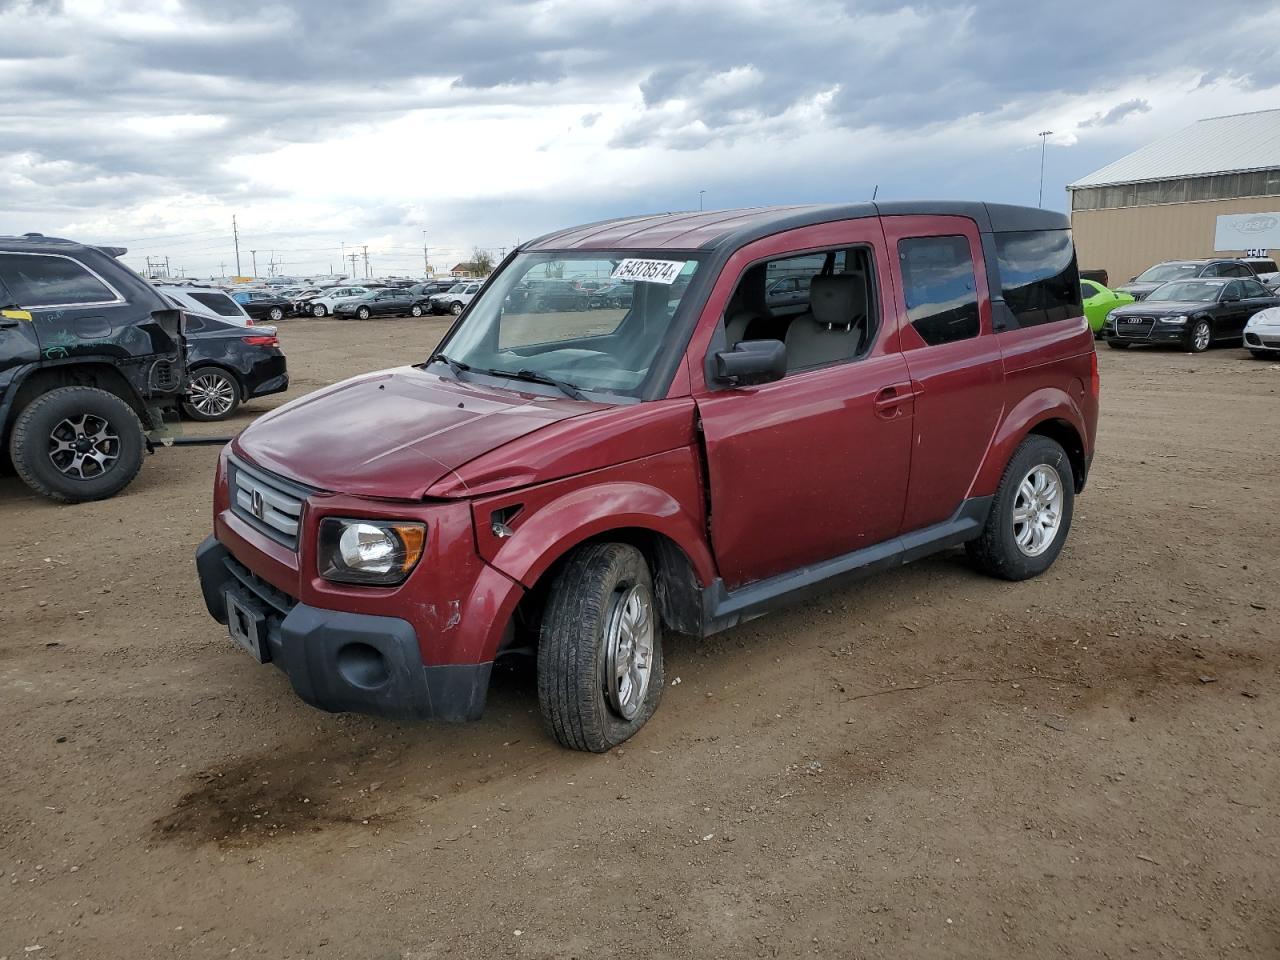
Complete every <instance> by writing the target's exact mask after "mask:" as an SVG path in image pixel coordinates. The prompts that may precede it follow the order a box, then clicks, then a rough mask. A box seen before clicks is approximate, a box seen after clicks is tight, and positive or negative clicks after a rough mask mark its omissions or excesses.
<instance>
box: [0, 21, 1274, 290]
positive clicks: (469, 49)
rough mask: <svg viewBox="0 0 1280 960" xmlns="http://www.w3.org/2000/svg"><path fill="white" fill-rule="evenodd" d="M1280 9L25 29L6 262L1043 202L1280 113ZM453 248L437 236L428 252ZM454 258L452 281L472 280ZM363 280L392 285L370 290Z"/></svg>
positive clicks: (398, 247) (407, 254)
mask: <svg viewBox="0 0 1280 960" xmlns="http://www.w3.org/2000/svg"><path fill="white" fill-rule="evenodd" d="M1278 38H1280V4H1271V3H1266V2H1258V0H1249V2H1233V0H1215V2H1212V3H1208V2H1203V0H1191V2H1188V0H1161V2H1147V0H1135V2H1129V3H1115V2H1114V0H1111V2H1100V0H1075V2H1072V3H1044V4H1041V3H1035V2H1027V0H1007V2H1006V0H970V2H951V0H938V2H922V3H916V4H910V5H900V4H895V3H890V2H887V0H787V2H772V0H694V2H684V0H675V2H666V0H645V2H638V0H483V2H480V3H474V4H465V3H457V2H455V3H450V4H446V3H437V2H407V0H406V2H397V0H364V2H358V3H351V2H331V0H287V2H272V0H185V2H183V0H151V2H115V0H0V142H3V144H4V149H3V150H0V233H21V232H25V231H28V230H37V231H41V232H44V233H51V234H55V233H56V234H62V235H66V236H71V237H74V238H76V239H84V240H88V241H94V242H103V243H118V244H123V245H127V246H128V247H129V248H130V250H131V255H130V256H129V257H128V258H126V260H127V262H129V263H130V264H132V265H134V266H139V267H140V266H142V265H143V262H144V258H145V257H146V256H148V255H149V256H152V257H154V258H163V257H164V256H166V255H167V256H169V257H170V262H171V264H172V266H173V267H174V268H175V270H176V268H177V267H179V266H184V267H186V269H187V272H188V273H190V274H193V275H204V276H208V275H210V274H213V273H219V272H220V271H221V270H222V269H223V266H222V265H224V264H225V269H226V270H228V272H230V271H232V270H233V269H234V263H235V255H234V248H233V246H232V238H231V217H232V215H233V214H234V215H235V216H236V217H237V220H238V223H239V226H240V236H241V244H240V247H241V260H242V267H243V269H244V270H245V271H248V270H249V268H250V256H249V253H248V251H249V250H251V249H256V250H257V251H258V255H257V258H258V260H257V262H258V270H259V273H260V274H265V273H266V271H267V263H268V261H269V260H271V259H272V258H273V257H274V259H275V260H276V261H279V262H281V263H282V266H281V267H280V268H279V271H280V272H282V273H286V274H295V275H300V274H305V273H312V272H319V271H327V270H328V268H329V266H330V264H332V265H333V267H334V269H335V270H336V269H340V258H341V256H342V253H343V251H344V250H345V251H346V252H348V253H349V252H350V251H351V250H352V249H353V248H359V247H363V246H365V245H367V247H368V250H369V254H370V260H371V262H372V264H373V268H374V270H375V271H376V272H380V273H390V272H394V273H408V272H410V271H416V272H418V273H421V270H422V259H423V258H422V247H423V243H424V236H425V242H426V243H427V244H428V245H429V246H430V247H431V249H432V251H433V252H432V255H431V259H432V263H433V266H436V267H445V268H447V267H448V266H451V265H452V262H454V261H456V260H457V259H461V258H462V257H463V255H464V254H465V253H466V252H467V251H469V250H470V249H471V247H472V246H473V245H481V246H485V247H492V248H493V252H494V253H495V254H497V253H498V252H499V249H500V248H503V247H506V248H510V247H511V246H512V245H513V244H515V243H516V242H517V241H518V240H519V239H522V238H523V239H527V238H529V237H531V236H534V235H536V234H538V233H541V232H544V231H546V230H550V229H554V228H556V227H560V226H565V225H567V224H572V223H578V222H583V221H588V220H594V219H601V218H604V217H609V216H616V215H622V214H628V213H637V212H651V211H657V210H680V209H690V208H696V207H697V205H698V200H699V191H702V190H705V191H706V193H705V195H703V199H704V202H705V203H706V205H707V207H731V206H747V205H758V204H768V203H793V202H810V201H838V200H858V199H867V198H869V197H870V196H871V194H872V191H873V190H875V189H876V188H877V186H878V188H879V196H880V197H881V198H886V199H905V198H912V197H923V198H974V199H988V200H999V201H1005V202H1011V203H1031V204H1034V203H1035V202H1036V198H1037V191H1038V189H1039V172H1040V166H1039V164H1040V153H1039V140H1038V138H1037V136H1036V133H1037V131H1039V130H1053V131H1054V134H1053V135H1052V136H1051V137H1050V138H1049V141H1048V151H1047V164H1046V175H1045V186H1044V191H1045V205H1046V206H1050V207H1055V208H1059V209H1065V206H1066V201H1065V194H1064V191H1063V185H1064V184H1065V183H1067V182H1069V181H1071V180H1072V179H1075V178H1076V177H1079V176H1082V175H1084V174H1086V173H1089V172H1090V171H1092V170H1094V169H1096V168H1098V167H1100V166H1102V165H1104V164H1106V163H1108V162H1110V161H1111V160H1114V159H1116V158H1117V157H1119V156H1122V155H1123V154H1125V153H1127V152H1129V151H1130V150H1132V149H1134V148H1135V147H1137V146H1140V145H1142V144H1143V143H1146V142H1148V141H1150V140H1152V139H1155V138H1157V137H1160V136H1163V135H1165V134H1167V133H1170V132H1172V131H1174V130H1176V129H1178V128H1179V127H1181V126H1183V125H1185V124H1187V123H1189V122H1191V121H1193V120H1196V119H1199V118H1201V117H1206V116H1214V115H1220V114H1224V113H1239V112H1244V111H1248V110H1257V109H1265V108H1270V107H1280V40H1278ZM424 231H425V235H424ZM446 261H448V262H446ZM360 269H361V270H363V266H361V268H360Z"/></svg>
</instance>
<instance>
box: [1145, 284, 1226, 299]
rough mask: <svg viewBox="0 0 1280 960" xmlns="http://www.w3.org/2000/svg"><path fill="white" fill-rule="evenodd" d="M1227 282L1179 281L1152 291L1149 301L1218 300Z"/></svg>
mask: <svg viewBox="0 0 1280 960" xmlns="http://www.w3.org/2000/svg"><path fill="white" fill-rule="evenodd" d="M1226 283H1227V281H1225V280H1179V281H1176V282H1174V283H1166V284H1165V285H1164V286H1163V287H1157V288H1156V289H1155V290H1154V291H1152V294H1151V296H1149V297H1147V299H1148V300H1153V301H1155V300H1159V301H1171V300H1204V301H1209V300H1217V299H1218V291H1219V290H1221V289H1222V288H1223V287H1224V286H1226Z"/></svg>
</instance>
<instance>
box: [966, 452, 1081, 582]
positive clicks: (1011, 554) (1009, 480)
mask: <svg viewBox="0 0 1280 960" xmlns="http://www.w3.org/2000/svg"><path fill="white" fill-rule="evenodd" d="M1041 464H1044V465H1047V466H1049V467H1052V468H1053V469H1054V470H1055V471H1057V474H1058V483H1059V484H1060V485H1061V487H1062V498H1063V499H1062V511H1061V521H1060V523H1059V526H1058V530H1057V533H1056V534H1055V536H1054V539H1053V542H1052V543H1050V544H1049V546H1048V548H1047V549H1045V551H1044V552H1043V553H1041V554H1040V555H1039V556H1035V557H1029V556H1027V555H1026V554H1025V553H1023V552H1022V551H1021V550H1020V549H1019V548H1018V544H1017V542H1016V540H1015V539H1014V533H1013V526H1014V524H1013V509H1014V502H1015V500H1016V499H1017V494H1018V487H1019V486H1020V485H1021V483H1022V481H1023V479H1024V478H1025V477H1026V476H1027V474H1028V473H1030V472H1031V471H1032V470H1033V469H1034V468H1035V467H1037V466H1039V465H1041ZM1075 492H1076V487H1075V473H1074V471H1073V470H1072V469H1071V459H1070V458H1069V457H1068V456H1067V452H1066V451H1065V450H1063V449H1062V447H1061V445H1060V444H1058V443H1057V442H1056V441H1054V440H1050V439H1049V438H1048V437H1043V436H1039V435H1038V434H1033V435H1032V436H1029V437H1027V438H1026V439H1025V440H1023V441H1022V443H1020V444H1019V445H1018V449H1017V450H1015V451H1014V453H1013V456H1012V457H1011V458H1010V459H1009V465H1008V466H1006V467H1005V469H1004V476H1003V477H1001V478H1000V486H999V487H997V488H996V495H995V499H994V500H993V501H992V503H991V512H990V513H989V514H988V515H987V523H986V526H985V527H983V529H982V534H981V535H980V536H979V537H978V539H976V540H970V541H969V542H968V543H966V544H965V549H966V550H967V551H968V553H969V558H970V560H972V561H973V563H974V565H975V566H976V567H977V568H978V569H979V570H981V571H982V572H983V573H985V574H988V575H989V576H993V577H1000V578H1001V579H1004V580H1028V579H1030V578H1031V577H1036V576H1039V575H1040V574H1042V573H1044V572H1045V571H1046V570H1048V569H1049V568H1050V567H1051V566H1053V561H1054V560H1056V559H1058V554H1059V553H1061V552H1062V546H1063V544H1065V543H1066V541H1067V535H1068V534H1069V533H1070V532H1071V517H1072V514H1073V512H1074V509H1075V495H1076V494H1075Z"/></svg>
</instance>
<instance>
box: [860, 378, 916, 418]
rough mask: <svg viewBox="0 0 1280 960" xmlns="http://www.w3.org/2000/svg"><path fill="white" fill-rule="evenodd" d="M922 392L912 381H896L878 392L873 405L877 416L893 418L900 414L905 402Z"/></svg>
mask: <svg viewBox="0 0 1280 960" xmlns="http://www.w3.org/2000/svg"><path fill="white" fill-rule="evenodd" d="M922 392H923V391H922V390H920V389H918V388H916V387H914V386H913V385H912V384H910V383H895V384H893V385H892V386H888V387H885V388H884V389H882V390H881V391H880V392H879V393H877V394H876V398H875V400H873V401H872V406H874V407H875V410H876V415H877V416H880V417H883V418H884V419H885V420H891V419H893V418H894V417H896V416H897V415H898V413H899V408H900V407H901V406H902V405H903V404H904V403H909V402H910V401H912V400H914V399H915V398H916V397H918V396H919V395H920V394H921V393H922Z"/></svg>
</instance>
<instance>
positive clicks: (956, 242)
mask: <svg viewBox="0 0 1280 960" xmlns="http://www.w3.org/2000/svg"><path fill="white" fill-rule="evenodd" d="M898 263H899V265H900V267H901V270H902V292H903V296H904V298H905V299H906V303H907V319H909V320H910V321H911V326H912V327H914V328H915V331H916V333H918V334H920V337H921V339H923V340H924V342H925V343H927V344H929V345H930V346H937V345H939V344H943V343H953V342H955V341H957V340H967V339H969V338H970V337H976V336H977V335H978V331H979V329H980V328H981V321H980V319H979V314H978V285H977V281H976V279H975V278H974V273H973V255H972V254H971V253H970V251H969V241H968V239H967V238H965V237H958V236H957V237H908V238H906V239H904V240H899V241H898Z"/></svg>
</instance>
